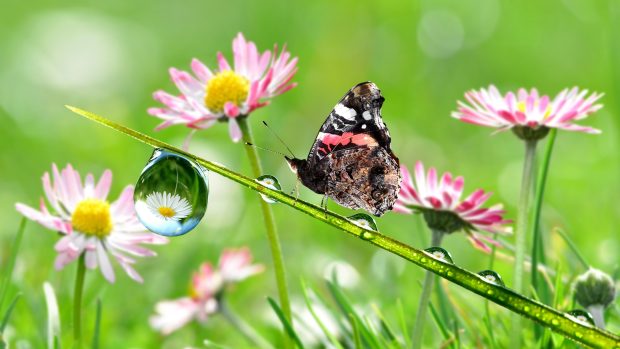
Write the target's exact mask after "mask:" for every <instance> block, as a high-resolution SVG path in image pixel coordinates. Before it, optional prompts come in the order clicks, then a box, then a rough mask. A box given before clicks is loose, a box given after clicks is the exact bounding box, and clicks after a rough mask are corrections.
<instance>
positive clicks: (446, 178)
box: [394, 161, 512, 251]
mask: <svg viewBox="0 0 620 349" xmlns="http://www.w3.org/2000/svg"><path fill="white" fill-rule="evenodd" d="M401 173H402V176H403V182H402V185H401V188H400V192H399V194H398V199H397V200H396V203H395V204H394V211H396V212H400V213H407V214H411V213H414V212H417V213H422V214H424V218H425V220H426V222H427V224H428V226H429V227H430V228H431V229H434V230H438V231H441V232H443V233H446V234H450V233H453V232H455V231H458V230H464V231H465V232H466V233H467V235H468V237H469V239H470V240H471V242H472V243H473V244H474V246H476V247H477V248H480V249H482V250H483V251H490V248H489V246H487V244H486V243H490V244H493V245H496V246H499V243H498V242H497V241H495V240H493V239H491V238H489V237H487V236H484V235H481V234H478V233H477V232H479V231H484V232H489V233H493V234H509V233H511V232H512V230H511V228H510V227H507V226H505V224H508V223H511V221H510V220H507V219H505V218H504V217H503V215H504V213H505V211H504V210H503V208H502V205H501V204H497V205H494V206H492V207H489V208H485V207H482V206H483V205H484V203H485V202H486V201H487V200H488V198H489V197H490V196H491V194H490V193H486V192H485V191H484V190H482V189H478V190H476V191H474V192H473V193H472V194H471V195H469V196H468V197H467V198H465V199H464V200H462V199H461V196H462V195H463V185H464V182H465V180H464V179H463V177H460V176H459V177H456V178H454V177H453V176H452V174H451V173H450V172H446V173H444V174H443V175H442V176H441V178H439V177H438V175H437V170H435V169H434V168H430V169H429V170H428V173H426V172H425V169H424V165H423V164H422V162H420V161H418V162H417V163H416V166H415V184H414V182H413V180H412V178H411V175H410V173H409V171H408V170H407V168H406V167H405V166H402V167H401Z"/></svg>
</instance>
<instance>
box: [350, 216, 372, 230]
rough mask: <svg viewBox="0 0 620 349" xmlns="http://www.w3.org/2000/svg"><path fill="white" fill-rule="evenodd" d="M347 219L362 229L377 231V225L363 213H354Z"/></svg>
mask: <svg viewBox="0 0 620 349" xmlns="http://www.w3.org/2000/svg"><path fill="white" fill-rule="evenodd" d="M347 219H348V220H350V221H351V223H353V224H355V225H357V226H359V227H362V228H364V229H368V230H374V231H379V230H378V229H377V223H376V222H375V219H374V218H372V217H370V216H369V215H367V214H365V213H356V214H354V215H352V216H349V217H347Z"/></svg>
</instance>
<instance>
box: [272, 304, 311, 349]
mask: <svg viewBox="0 0 620 349" xmlns="http://www.w3.org/2000/svg"><path fill="white" fill-rule="evenodd" d="M267 301H268V302H269V305H271V308H272V309H273V311H274V312H275V313H276V315H277V316H278V319H280V322H281V323H282V326H284V330H285V331H286V333H288V335H289V337H291V338H293V341H294V342H295V344H296V345H297V347H298V348H300V349H303V348H304V345H303V344H302V343H301V340H300V339H299V336H297V333H296V332H295V329H294V328H293V325H291V323H290V322H289V321H288V320H287V319H286V316H284V313H283V312H282V309H281V308H280V306H279V305H278V303H276V301H274V300H273V298H271V297H267Z"/></svg>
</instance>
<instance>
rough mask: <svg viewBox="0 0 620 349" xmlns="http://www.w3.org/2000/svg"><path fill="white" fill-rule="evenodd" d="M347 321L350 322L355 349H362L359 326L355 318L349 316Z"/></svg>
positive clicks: (351, 315)
mask: <svg viewBox="0 0 620 349" xmlns="http://www.w3.org/2000/svg"><path fill="white" fill-rule="evenodd" d="M348 318H349V321H350V322H351V328H352V329H353V339H354V340H355V342H354V343H355V349H362V338H361V337H362V336H361V335H360V325H359V322H358V319H357V317H355V316H353V314H349V316H348Z"/></svg>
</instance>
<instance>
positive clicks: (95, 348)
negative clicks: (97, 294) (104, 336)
mask: <svg viewBox="0 0 620 349" xmlns="http://www.w3.org/2000/svg"><path fill="white" fill-rule="evenodd" d="M100 331H101V299H97V311H96V313H95V329H94V330H93V342H92V344H91V348H93V349H99V338H100V334H99V332H100Z"/></svg>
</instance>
